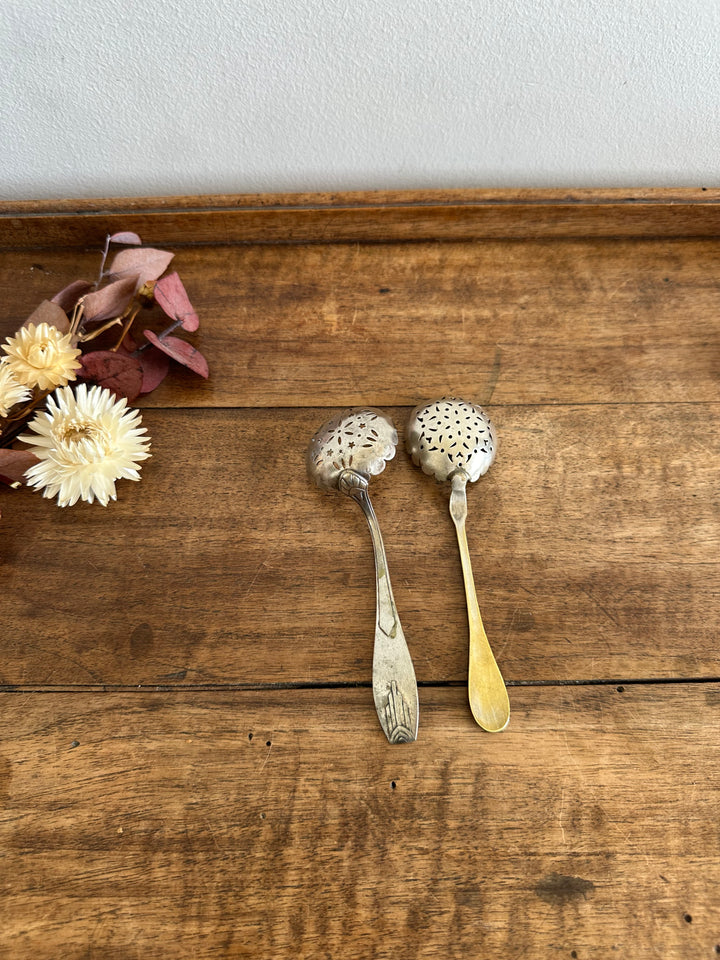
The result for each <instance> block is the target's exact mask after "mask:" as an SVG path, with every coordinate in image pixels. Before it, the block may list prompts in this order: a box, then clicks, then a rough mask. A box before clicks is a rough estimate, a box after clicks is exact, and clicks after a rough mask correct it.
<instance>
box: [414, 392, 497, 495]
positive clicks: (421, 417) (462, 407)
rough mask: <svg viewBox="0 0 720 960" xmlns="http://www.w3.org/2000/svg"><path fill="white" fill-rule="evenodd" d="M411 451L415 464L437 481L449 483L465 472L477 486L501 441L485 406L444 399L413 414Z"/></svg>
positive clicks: (418, 407)
mask: <svg viewBox="0 0 720 960" xmlns="http://www.w3.org/2000/svg"><path fill="white" fill-rule="evenodd" d="M407 449H408V453H409V454H410V456H411V457H412V458H413V463H415V464H416V465H418V466H420V467H422V469H423V471H424V472H425V473H428V474H430V475H431V476H434V477H435V478H436V479H438V480H449V479H450V478H451V477H452V476H453V474H455V473H457V472H458V470H462V471H463V473H464V474H465V476H466V477H467V479H468V480H470V481H471V482H473V483H474V482H475V481H476V480H477V479H479V478H480V477H481V476H482V475H483V474H484V473H487V471H488V469H489V467H490V466H491V464H492V462H493V460H494V459H495V452H496V450H497V439H496V436H495V430H494V428H493V425H492V424H491V423H490V420H489V418H488V416H487V414H486V413H485V411H484V410H483V409H482V407H479V406H478V405H477V404H476V403H468V402H467V401H466V400H459V399H458V398H457V397H443V398H442V399H441V400H434V401H432V402H431V403H421V404H420V405H419V406H417V407H415V409H414V410H413V412H412V413H411V414H410V422H409V424H408V437H407Z"/></svg>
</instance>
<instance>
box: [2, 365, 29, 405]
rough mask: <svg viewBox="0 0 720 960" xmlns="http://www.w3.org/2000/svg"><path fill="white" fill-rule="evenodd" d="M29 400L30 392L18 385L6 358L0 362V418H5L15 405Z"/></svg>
mask: <svg viewBox="0 0 720 960" xmlns="http://www.w3.org/2000/svg"><path fill="white" fill-rule="evenodd" d="M29 399H30V391H29V390H28V388H27V387H26V386H25V385H24V384H22V383H18V380H17V378H16V376H15V374H14V373H13V372H12V370H11V369H10V364H9V363H8V361H7V358H4V359H2V360H0V417H6V416H7V415H8V414H9V413H10V411H11V410H12V408H13V407H14V406H15V404H17V403H22V402H23V400H29Z"/></svg>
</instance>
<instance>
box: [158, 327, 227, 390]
mask: <svg viewBox="0 0 720 960" xmlns="http://www.w3.org/2000/svg"><path fill="white" fill-rule="evenodd" d="M143 333H144V334H145V336H146V337H147V338H148V340H149V341H150V343H152V344H153V346H155V347H157V348H158V349H159V350H162V351H163V353H166V354H167V355H168V356H169V357H172V359H173V360H177V362H178V363H181V364H182V365H183V366H184V367H189V369H190V370H193V371H194V372H195V373H199V374H200V376H201V377H205V379H207V378H208V377H209V376H210V371H209V369H208V364H207V360H206V359H205V357H204V356H203V355H202V354H201V353H200V351H199V350H196V349H195V347H193V346H192V344H190V343H188V342H187V340H181V339H180V338H179V337H159V336H158V335H157V334H156V333H153V332H152V330H144V331H143Z"/></svg>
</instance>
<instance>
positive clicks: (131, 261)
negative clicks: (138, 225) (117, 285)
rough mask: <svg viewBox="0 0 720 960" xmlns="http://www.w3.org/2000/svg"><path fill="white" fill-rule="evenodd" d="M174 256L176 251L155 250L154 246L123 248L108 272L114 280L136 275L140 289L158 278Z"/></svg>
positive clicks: (137, 287) (137, 286)
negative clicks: (149, 281)
mask: <svg viewBox="0 0 720 960" xmlns="http://www.w3.org/2000/svg"><path fill="white" fill-rule="evenodd" d="M174 256H175V254H174V253H168V252H167V250H155V249H154V248H153V247H140V248H137V249H133V248H130V249H128V250H121V251H120V253H118V255H117V256H116V257H115V258H114V260H113V262H112V263H111V264H110V268H109V270H108V273H109V275H110V276H111V277H112V278H113V279H114V280H119V279H121V278H122V277H135V278H136V282H137V285H136V289H137V290H139V289H140V287H141V286H142V285H143V284H144V283H147V281H148V280H157V278H158V277H159V276H161V275H162V274H163V273H164V272H165V270H166V269H167V267H168V264H169V263H170V261H171V260H172V258H173V257H174Z"/></svg>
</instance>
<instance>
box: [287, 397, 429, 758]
mask: <svg viewBox="0 0 720 960" xmlns="http://www.w3.org/2000/svg"><path fill="white" fill-rule="evenodd" d="M396 446H397V431H396V430H395V426H394V425H393V422H392V420H390V418H389V417H387V416H386V415H385V414H384V413H382V411H380V410H375V409H373V408H372V407H368V408H363V409H358V410H350V411H348V412H346V413H344V414H341V415H340V416H339V417H335V418H334V419H333V420H330V421H328V423H326V424H324V425H323V426H322V427H321V428H320V429H319V430H318V432H317V433H316V434H315V436H314V437H313V438H312V440H311V441H310V443H309V445H308V449H307V458H306V461H307V470H308V474H309V476H310V477H311V478H312V479H313V480H314V481H315V482H316V483H317V485H318V486H319V487H321V488H323V489H326V490H339V491H340V492H341V493H344V494H345V495H346V496H348V497H351V498H352V499H353V500H355V501H356V502H357V503H359V504H360V507H361V508H362V511H363V513H364V514H365V518H366V520H367V523H368V526H369V528H370V536H371V538H372V544H373V554H374V557H375V582H376V615H375V647H374V652H373V699H374V701H375V709H376V710H377V715H378V719H379V720H380V725H381V726H382V728H383V730H384V732H385V736H386V737H387V738H388V740H389V741H390V743H410V742H412V741H413V740H416V739H417V731H418V692H417V683H416V680H415V670H414V669H413V665H412V660H411V658H410V652H409V650H408V647H407V643H406V642H405V636H404V634H403V630H402V626H401V625H400V617H399V616H398V612H397V608H396V606H395V599H394V597H393V593H392V587H391V585H390V575H389V573H388V568H387V557H386V556H385V547H384V545H383V541H382V536H381V534H380V527H379V525H378V522H377V517H376V516H375V511H374V510H373V507H372V503H371V502H370V497H369V495H368V483H369V480H370V478H371V477H373V476H376V475H377V474H379V473H382V471H383V470H384V469H385V464H386V462H387V461H388V460H392V458H393V457H394V456H395V449H396Z"/></svg>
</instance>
